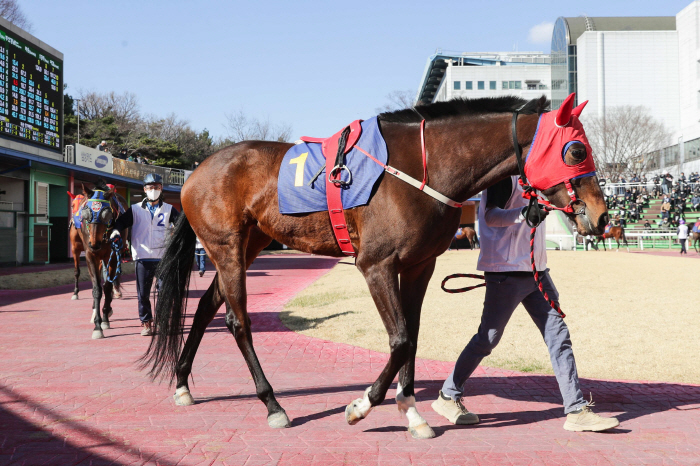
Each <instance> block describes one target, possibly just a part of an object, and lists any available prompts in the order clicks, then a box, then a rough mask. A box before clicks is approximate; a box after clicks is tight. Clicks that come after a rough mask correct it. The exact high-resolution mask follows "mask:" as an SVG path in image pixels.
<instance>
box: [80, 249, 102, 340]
mask: <svg viewBox="0 0 700 466" xmlns="http://www.w3.org/2000/svg"><path fill="white" fill-rule="evenodd" d="M85 258H86V262H87V266H88V272H89V273H90V279H91V280H92V315H93V317H92V322H93V323H94V324H95V327H94V329H93V330H92V339H93V340H99V339H100V338H104V337H105V335H104V333H102V316H101V313H100V301H101V300H102V283H101V282H102V277H101V276H100V269H99V267H98V265H97V264H98V259H97V258H96V257H95V256H94V255H93V254H91V253H90V252H88V253H86V257H85Z"/></svg>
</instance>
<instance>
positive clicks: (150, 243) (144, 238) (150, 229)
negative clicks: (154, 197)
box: [114, 199, 179, 260]
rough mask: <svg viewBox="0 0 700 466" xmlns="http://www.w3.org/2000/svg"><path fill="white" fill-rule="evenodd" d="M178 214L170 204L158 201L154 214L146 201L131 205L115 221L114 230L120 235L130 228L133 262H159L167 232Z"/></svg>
mask: <svg viewBox="0 0 700 466" xmlns="http://www.w3.org/2000/svg"><path fill="white" fill-rule="evenodd" d="M178 215H179V213H178V211H177V210H176V209H175V208H174V207H173V206H172V205H170V204H167V203H165V202H163V201H160V203H159V204H158V207H157V208H156V210H155V212H153V213H151V211H150V210H149V208H148V200H146V199H144V200H143V202H140V203H138V204H133V205H132V206H131V207H129V209H128V210H127V211H126V213H124V214H123V215H120V216H119V218H118V219H117V220H116V222H115V225H114V228H115V229H117V230H118V231H119V233H120V234H121V233H122V232H123V231H124V230H125V229H126V228H131V257H132V258H133V259H134V260H160V259H161V258H162V257H163V252H164V251H165V240H166V238H167V236H166V235H167V232H168V230H169V229H170V228H171V227H172V225H173V224H174V223H175V221H176V220H177V217H178Z"/></svg>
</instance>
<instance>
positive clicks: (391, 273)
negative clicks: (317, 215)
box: [345, 254, 412, 425]
mask: <svg viewBox="0 0 700 466" xmlns="http://www.w3.org/2000/svg"><path fill="white" fill-rule="evenodd" d="M368 256H369V255H368V254H366V255H360V257H358V259H357V267H358V268H359V269H360V271H361V272H362V274H363V275H364V277H365V280H366V281H367V285H368V286H369V291H370V293H371V295H372V299H374V303H375V305H376V306H377V310H378V311H379V316H380V317H381V319H382V322H383V323H384V327H385V328H386V331H387V333H388V334H389V347H390V356H389V361H388V362H387V363H386V365H385V366H384V370H382V373H381V374H380V375H379V378H378V379H377V380H376V381H375V382H374V384H372V386H371V387H368V388H367V390H365V394H364V397H363V398H358V399H357V400H355V401H353V402H352V403H350V404H349V405H348V406H347V408H346V409H345V420H346V421H347V422H348V424H350V425H353V424H356V423H358V422H359V421H360V420H362V419H364V418H365V417H367V415H368V414H369V412H370V411H371V410H372V408H373V407H375V406H377V405H378V404H380V403H381V402H382V401H384V397H386V392H387V390H388V389H389V386H390V385H391V383H392V382H393V381H394V377H396V373H397V372H398V371H399V369H401V367H402V366H403V365H404V364H406V361H408V359H409V355H410V354H411V353H412V348H411V346H412V342H411V339H410V338H409V336H408V331H407V329H406V321H405V317H404V314H403V311H402V309H401V298H400V296H399V277H398V272H397V271H396V266H395V264H394V260H395V258H394V257H393V256H392V257H388V258H386V259H384V260H383V261H381V262H373V260H374V258H370V257H368Z"/></svg>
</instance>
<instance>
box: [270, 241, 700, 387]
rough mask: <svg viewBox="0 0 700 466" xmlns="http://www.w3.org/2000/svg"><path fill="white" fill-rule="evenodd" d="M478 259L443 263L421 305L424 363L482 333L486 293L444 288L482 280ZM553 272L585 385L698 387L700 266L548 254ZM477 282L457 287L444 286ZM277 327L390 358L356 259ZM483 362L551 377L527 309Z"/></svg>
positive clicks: (448, 256) (291, 307)
mask: <svg viewBox="0 0 700 466" xmlns="http://www.w3.org/2000/svg"><path fill="white" fill-rule="evenodd" d="M676 254H677V253H676ZM691 254H694V252H691ZM477 258H478V251H470V250H461V251H448V252H446V253H445V254H443V255H442V256H440V258H438V261H437V266H436V270H435V274H434V275H433V278H432V280H431V282H430V285H429V288H428V292H427V294H426V297H425V301H424V305H423V312H422V316H421V327H420V337H419V341H418V356H419V357H421V358H428V359H436V360H440V361H449V362H454V361H455V360H456V359H457V356H458V355H459V353H460V352H461V351H462V349H463V348H464V346H465V345H466V344H467V343H468V342H469V340H470V339H471V337H472V335H473V334H474V333H475V332H476V330H477V329H478V327H479V321H480V316H481V310H482V306H483V301H484V289H483V288H477V289H475V290H472V291H469V292H466V293H461V294H448V293H445V292H443V291H442V290H441V289H440V282H441V281H442V279H443V278H444V277H445V276H446V275H449V274H453V273H459V272H462V273H478V272H476V262H477ZM548 265H549V267H550V269H551V270H550V273H551V276H552V278H553V280H554V283H555V285H556V287H557V289H558V291H559V294H560V303H561V306H562V309H563V310H564V312H565V314H566V315H567V317H566V323H567V325H568V326H569V329H570V331H571V336H572V342H573V348H574V355H575V357H576V363H577V366H578V371H579V375H580V376H581V377H594V378H602V379H615V380H619V379H624V380H651V381H665V382H681V383H695V384H697V383H700V364H699V363H698V360H697V354H698V351H699V350H700V346H699V342H700V336H699V335H700V309H699V306H698V298H700V293H699V292H698V291H699V287H698V280H700V261H699V260H694V258H693V257H677V256H676V255H672V254H668V255H663V256H659V255H654V254H646V253H627V252H626V251H624V250H622V251H620V252H619V253H618V252H607V253H606V252H603V251H600V252H583V251H578V252H572V251H563V252H562V251H549V253H548ZM477 283H479V282H478V281H475V280H470V279H457V280H453V281H451V282H449V284H448V286H449V287H450V288H461V287H464V286H468V285H472V284H477ZM281 319H282V322H283V323H284V324H285V325H286V326H288V327H289V328H291V329H293V330H295V331H298V332H301V333H303V334H305V335H308V336H313V337H317V338H324V339H328V340H331V341H336V342H343V343H348V344H351V345H356V346H361V347H363V348H368V349H372V350H375V351H381V352H388V350H389V344H388V338H387V334H386V331H385V330H384V326H383V325H382V322H381V320H380V318H379V314H378V313H377V310H376V307H375V306H374V302H373V301H372V298H371V297H370V295H369V291H368V289H367V285H366V283H365V281H364V278H363V277H362V275H361V274H360V272H359V271H358V270H357V268H356V267H355V266H354V265H353V262H352V260H351V259H344V260H342V261H341V262H339V263H338V265H336V266H335V268H334V269H333V270H332V271H331V272H330V273H328V274H327V275H325V276H323V277H322V278H321V279H319V280H318V281H317V282H315V283H314V284H313V285H311V286H310V287H308V288H307V289H306V290H304V291H303V292H301V293H300V294H299V295H298V296H297V297H295V298H294V299H293V300H292V301H290V302H289V303H288V304H287V305H286V307H285V310H284V312H283V313H282V314H281ZM482 364H483V365H484V366H490V367H497V368H504V369H512V370H518V371H522V372H531V373H542V374H551V373H552V368H551V363H550V361H549V354H548V352H547V349H546V346H545V344H544V342H543V340H542V337H541V336H540V334H539V331H538V330H537V328H536V327H535V325H534V324H533V322H532V321H531V319H530V317H529V315H528V314H527V312H526V311H525V309H524V308H523V307H522V305H521V306H519V307H518V309H516V311H515V313H514V314H513V317H512V319H511V321H510V323H509V324H508V327H506V330H505V332H504V336H503V339H502V340H501V342H500V344H499V346H498V347H497V348H496V349H495V350H494V352H493V353H492V354H491V356H489V357H487V358H486V359H484V360H483V361H482Z"/></svg>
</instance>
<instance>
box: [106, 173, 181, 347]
mask: <svg viewBox="0 0 700 466" xmlns="http://www.w3.org/2000/svg"><path fill="white" fill-rule="evenodd" d="M143 190H144V192H145V193H146V198H145V199H144V200H143V201H142V202H140V203H138V204H133V205H132V206H131V207H129V209H128V210H127V211H126V213H125V214H123V215H120V216H119V218H118V219H117V220H116V221H115V224H114V231H113V232H112V235H111V238H112V240H115V239H116V238H117V237H121V232H122V231H124V230H125V229H126V228H131V257H133V259H134V261H135V262H136V293H137V294H138V300H139V319H141V327H142V328H141V335H143V336H150V335H153V326H152V322H153V314H152V312H151V300H150V299H149V295H150V293H151V287H152V286H153V278H154V277H155V273H156V268H157V267H158V263H159V262H160V259H161V258H162V257H163V252H164V249H165V240H166V234H167V232H168V230H169V229H170V228H171V225H173V224H174V223H175V221H176V220H177V216H178V211H177V210H175V208H174V207H173V206H172V205H170V204H167V203H165V202H163V194H162V193H163V178H162V177H161V176H160V175H158V174H154V173H149V174H148V175H146V177H145V178H144V179H143Z"/></svg>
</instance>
